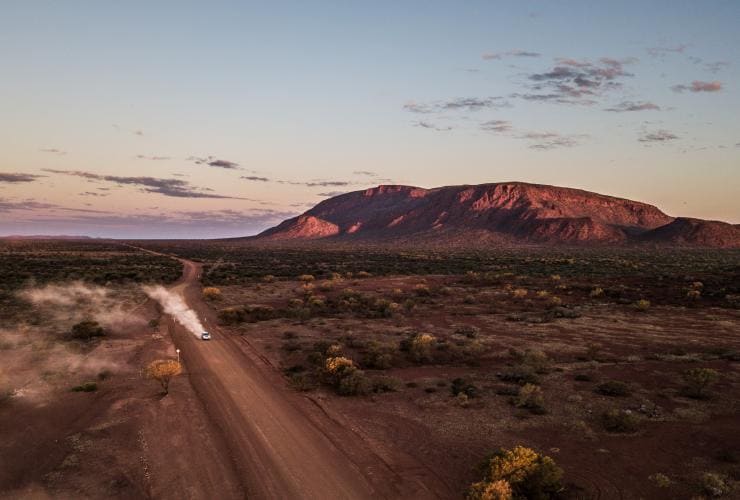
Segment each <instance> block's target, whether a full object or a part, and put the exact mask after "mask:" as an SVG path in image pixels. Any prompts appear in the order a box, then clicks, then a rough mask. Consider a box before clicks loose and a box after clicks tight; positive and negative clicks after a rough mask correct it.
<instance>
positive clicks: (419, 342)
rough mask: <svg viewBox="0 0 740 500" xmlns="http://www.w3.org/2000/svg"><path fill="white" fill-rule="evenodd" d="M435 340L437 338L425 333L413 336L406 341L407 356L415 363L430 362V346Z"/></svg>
mask: <svg viewBox="0 0 740 500" xmlns="http://www.w3.org/2000/svg"><path fill="white" fill-rule="evenodd" d="M436 342H437V338H436V337H435V336H434V335H429V334H427V333H421V334H418V335H415V336H413V337H412V338H411V339H410V342H409V343H408V353H409V356H410V357H411V359H412V360H413V361H416V362H417V363H430V362H431V361H432V360H433V356H432V348H433V347H434V344H435V343H436ZM402 348H403V346H402Z"/></svg>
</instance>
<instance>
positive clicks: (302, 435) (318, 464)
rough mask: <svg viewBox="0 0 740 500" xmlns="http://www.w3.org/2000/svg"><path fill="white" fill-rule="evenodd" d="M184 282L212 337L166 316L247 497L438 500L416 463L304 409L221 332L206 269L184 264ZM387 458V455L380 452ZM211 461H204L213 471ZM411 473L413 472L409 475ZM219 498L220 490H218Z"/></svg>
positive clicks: (183, 290) (271, 372)
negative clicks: (207, 292) (208, 299)
mask: <svg viewBox="0 0 740 500" xmlns="http://www.w3.org/2000/svg"><path fill="white" fill-rule="evenodd" d="M181 262H182V263H183V265H184V272H183V278H182V280H181V281H180V282H178V283H177V284H176V285H174V286H173V287H172V290H173V291H175V292H177V293H179V294H181V295H182V296H183V297H184V298H185V300H186V302H187V303H188V305H189V306H190V307H191V308H193V309H194V310H195V311H196V312H197V313H198V315H199V317H200V318H201V320H202V321H203V323H204V325H205V327H206V328H207V329H208V330H209V331H210V332H211V333H212V335H213V339H212V340H211V341H203V340H200V339H199V338H197V337H196V336H195V335H193V334H192V333H190V332H188V331H187V330H186V329H185V328H184V327H182V326H181V325H180V324H178V323H176V322H175V321H174V320H172V319H171V318H170V319H169V325H170V331H171V332H172V336H173V340H174V342H175V344H176V345H177V347H178V348H179V349H180V350H181V357H182V359H183V362H184V364H185V367H186V369H187V372H188V375H189V377H190V380H191V383H192V385H193V387H194V388H195V390H196V392H197V394H198V396H199V397H200V398H201V400H202V402H203V403H204V406H205V407H206V409H207V412H208V414H209V417H210V418H211V420H212V422H213V423H214V425H215V426H217V427H218V429H219V430H220V431H221V432H222V433H223V434H224V437H225V439H226V442H227V443H228V446H229V449H230V450H229V451H230V454H231V460H232V462H233V465H234V467H235V468H236V470H237V473H238V474H239V476H240V477H241V478H242V480H243V486H244V489H245V491H244V494H245V496H247V497H249V498H316V499H319V498H320V499H349V498H440V497H448V496H449V492H444V493H443V492H441V491H440V490H438V489H436V488H435V485H434V480H430V483H429V484H431V487H430V486H427V483H426V481H425V480H423V479H422V477H421V476H423V475H425V474H420V473H419V469H420V467H418V465H417V464H414V463H413V459H411V458H410V457H405V458H403V459H402V462H405V463H398V464H394V463H392V462H390V461H389V460H390V459H389V457H388V454H385V453H383V454H384V456H383V457H381V456H380V454H378V453H376V452H375V451H373V450H372V449H371V447H370V446H369V444H368V443H367V442H366V441H365V440H363V439H362V438H361V437H360V436H359V434H357V433H355V432H353V431H352V430H351V429H350V428H348V427H349V426H345V425H343V423H342V422H341V421H339V420H336V419H331V418H330V417H329V415H328V414H326V416H324V417H323V421H322V420H318V421H317V418H316V414H315V413H316V412H314V414H313V415H310V414H308V413H307V412H306V408H305V406H306V401H307V400H306V398H304V397H303V396H301V395H299V394H296V393H293V392H292V391H290V390H289V389H288V388H287V387H286V385H285V382H284V381H283V379H282V377H281V376H280V374H279V372H277V371H276V370H275V369H274V368H271V367H268V366H266V365H265V364H264V363H263V362H262V361H261V360H260V358H259V356H258V354H257V353H253V355H250V353H249V352H248V351H245V350H244V349H243V346H241V345H239V342H240V340H239V339H238V338H236V337H233V336H230V335H228V334H226V333H225V332H222V331H220V330H219V328H218V326H217V325H216V318H215V316H214V313H213V311H212V310H210V309H209V308H208V306H207V305H206V304H205V303H204V302H203V300H202V297H201V292H200V286H199V283H198V279H199V276H200V273H201V266H200V265H199V264H197V263H194V262H191V261H186V260H181ZM381 453H382V452H381ZM208 466H209V464H202V467H208ZM407 473H408V474H407ZM214 493H215V492H214Z"/></svg>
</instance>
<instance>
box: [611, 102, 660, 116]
mask: <svg viewBox="0 0 740 500" xmlns="http://www.w3.org/2000/svg"><path fill="white" fill-rule="evenodd" d="M604 111H612V112H614V113H624V112H626V111H660V106H658V105H657V104H654V103H652V102H646V101H640V102H633V101H622V102H620V103H619V104H617V105H615V106H612V107H611V108H606V109H605V110H604Z"/></svg>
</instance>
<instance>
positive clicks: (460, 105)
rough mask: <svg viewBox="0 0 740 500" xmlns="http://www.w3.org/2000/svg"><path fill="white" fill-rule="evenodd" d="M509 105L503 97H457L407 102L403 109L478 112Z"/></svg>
mask: <svg viewBox="0 0 740 500" xmlns="http://www.w3.org/2000/svg"><path fill="white" fill-rule="evenodd" d="M509 106H511V104H510V103H509V102H508V101H506V100H505V99H504V98H503V97H459V98H456V99H451V100H448V101H434V102H429V103H418V102H416V101H409V102H407V103H406V104H404V105H403V109H404V110H406V111H409V112H411V113H422V114H424V113H442V112H447V111H480V110H483V109H496V108H506V107H509Z"/></svg>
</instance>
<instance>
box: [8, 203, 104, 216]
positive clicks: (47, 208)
mask: <svg viewBox="0 0 740 500" xmlns="http://www.w3.org/2000/svg"><path fill="white" fill-rule="evenodd" d="M18 211H20V212H35V211H42V212H44V213H48V212H54V211H62V212H81V213H94V214H107V213H110V212H107V211H104V210H91V209H87V208H72V207H63V206H60V205H56V204H54V203H44V202H40V201H34V200H21V201H12V200H4V199H0V212H18Z"/></svg>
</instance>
